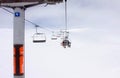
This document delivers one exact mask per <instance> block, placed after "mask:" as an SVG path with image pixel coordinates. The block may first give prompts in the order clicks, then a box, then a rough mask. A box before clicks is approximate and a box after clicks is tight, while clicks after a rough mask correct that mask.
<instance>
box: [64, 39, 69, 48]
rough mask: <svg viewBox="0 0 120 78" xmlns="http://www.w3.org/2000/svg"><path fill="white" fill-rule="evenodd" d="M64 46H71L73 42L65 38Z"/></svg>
mask: <svg viewBox="0 0 120 78" xmlns="http://www.w3.org/2000/svg"><path fill="white" fill-rule="evenodd" d="M62 46H63V47H64V48H66V46H68V47H71V42H70V41H69V40H63V42H62Z"/></svg>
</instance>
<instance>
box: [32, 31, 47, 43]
mask: <svg viewBox="0 0 120 78" xmlns="http://www.w3.org/2000/svg"><path fill="white" fill-rule="evenodd" d="M33 42H34V43H44V42H46V36H45V34H44V33H35V34H34V35H33Z"/></svg>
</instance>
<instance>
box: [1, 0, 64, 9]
mask: <svg viewBox="0 0 120 78" xmlns="http://www.w3.org/2000/svg"><path fill="white" fill-rule="evenodd" d="M61 2H63V0H0V4H1V6H4V7H11V8H12V7H13V8H14V7H25V8H27V7H31V6H34V5H39V4H56V3H61Z"/></svg>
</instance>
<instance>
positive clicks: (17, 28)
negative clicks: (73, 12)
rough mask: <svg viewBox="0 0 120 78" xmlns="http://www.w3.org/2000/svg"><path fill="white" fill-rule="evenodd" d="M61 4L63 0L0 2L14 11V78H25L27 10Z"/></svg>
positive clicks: (0, 4) (7, 0) (4, 0)
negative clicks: (40, 5)
mask: <svg viewBox="0 0 120 78" xmlns="http://www.w3.org/2000/svg"><path fill="white" fill-rule="evenodd" d="M61 2H63V0H0V6H3V7H8V8H12V9H13V10H14V29H13V30H14V32H13V33H14V35H13V36H14V38H13V39H14V40H13V48H14V50H13V51H14V55H13V57H14V58H13V61H14V65H13V67H14V78H25V60H24V53H25V52H24V51H25V49H24V43H25V42H24V41H25V40H24V36H25V33H24V32H25V9H26V8H28V7H32V6H35V5H39V4H56V3H61Z"/></svg>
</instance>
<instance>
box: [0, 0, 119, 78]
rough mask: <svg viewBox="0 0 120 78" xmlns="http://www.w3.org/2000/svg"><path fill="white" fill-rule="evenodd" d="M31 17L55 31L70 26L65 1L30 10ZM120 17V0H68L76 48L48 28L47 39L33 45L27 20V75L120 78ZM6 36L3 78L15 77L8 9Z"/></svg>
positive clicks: (3, 18)
mask: <svg viewBox="0 0 120 78" xmlns="http://www.w3.org/2000/svg"><path fill="white" fill-rule="evenodd" d="M8 10H10V11H11V12H13V10H11V9H8ZM26 19H27V20H30V21H32V22H34V23H36V24H38V25H40V26H43V27H44V28H47V29H50V30H60V29H64V27H65V25H64V3H61V4H57V5H48V6H46V7H44V5H38V6H34V7H31V8H28V9H27V10H26ZM119 20H120V1H119V0H68V29H70V40H71V42H72V47H71V48H67V49H64V48H63V47H62V46H60V42H61V40H57V41H52V40H50V38H51V35H52V34H51V33H50V32H49V31H47V30H42V29H40V32H44V33H46V36H47V42H46V43H45V44H33V43H32V35H33V34H34V32H35V30H34V26H33V25H32V24H30V23H28V22H26V26H25V58H26V61H25V63H26V64H25V69H26V74H25V75H26V78H34V77H39V78H120V31H119V30H120V22H119ZM0 36H1V39H0V43H1V44H0V46H1V48H0V59H1V62H0V73H1V75H0V78H13V73H12V72H13V70H12V69H13V66H12V64H13V61H12V59H13V54H12V53H13V49H12V48H13V15H12V14H10V13H8V12H6V11H5V10H3V9H0ZM3 44H4V45H3Z"/></svg>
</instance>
